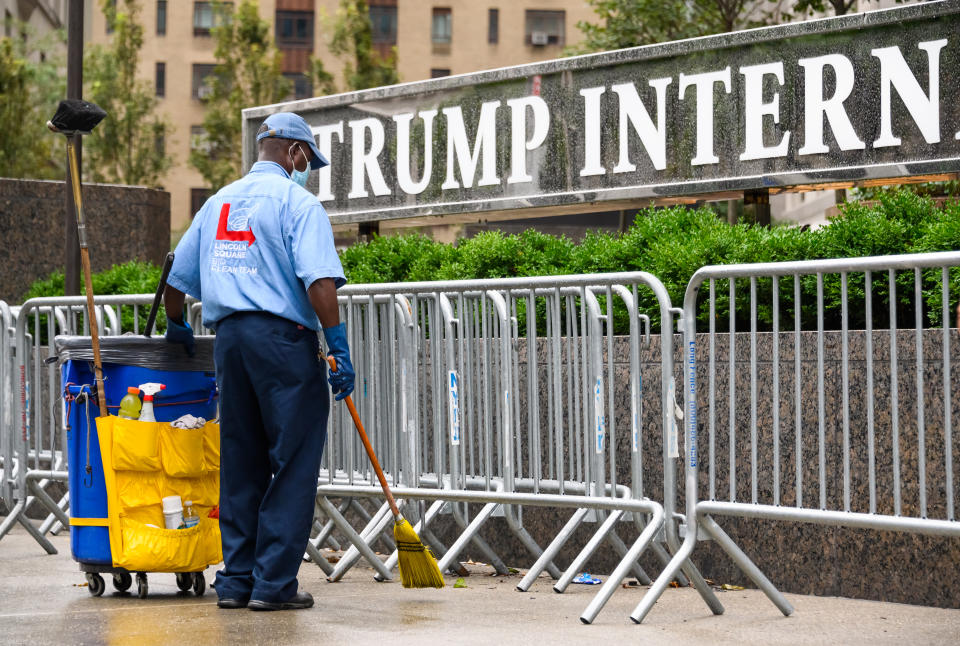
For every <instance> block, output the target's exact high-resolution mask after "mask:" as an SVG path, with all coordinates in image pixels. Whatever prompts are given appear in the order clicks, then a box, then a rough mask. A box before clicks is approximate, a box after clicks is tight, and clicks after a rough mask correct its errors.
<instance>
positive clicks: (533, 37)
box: [530, 31, 550, 45]
mask: <svg viewBox="0 0 960 646" xmlns="http://www.w3.org/2000/svg"><path fill="white" fill-rule="evenodd" d="M549 42H550V36H549V35H548V34H547V32H545V31H534V32H531V33H530V44H531V45H546V44H547V43H549Z"/></svg>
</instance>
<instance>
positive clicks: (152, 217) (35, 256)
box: [0, 179, 170, 304]
mask: <svg viewBox="0 0 960 646" xmlns="http://www.w3.org/2000/svg"><path fill="white" fill-rule="evenodd" d="M65 190H66V189H65V188H64V185H63V182H53V181H41V180H23V179H0V231H2V232H3V237H2V241H3V248H4V262H3V263H2V264H0V299H2V300H5V301H7V302H8V303H12V304H19V303H20V302H21V299H22V298H23V295H24V294H25V293H26V291H27V289H29V287H30V284H31V283H32V282H33V281H35V280H37V279H39V278H46V277H47V276H48V275H49V274H50V273H51V272H52V271H54V270H55V269H60V270H61V271H62V270H63V255H64V238H65V234H64V224H63V222H64V210H65V209H66V202H65ZM83 206H84V216H85V219H86V222H87V239H88V244H89V248H90V262H91V266H92V270H93V271H94V272H97V271H102V270H104V269H108V268H110V267H111V266H112V265H114V264H117V263H122V262H127V261H129V260H144V261H150V262H153V263H157V264H159V263H160V262H162V261H163V257H164V256H165V255H166V253H167V252H168V251H169V250H170V194H169V193H167V192H166V191H158V190H154V189H149V188H144V187H142V186H116V185H110V184H84V186H83ZM69 217H70V218H73V217H74V214H73V213H71V214H69Z"/></svg>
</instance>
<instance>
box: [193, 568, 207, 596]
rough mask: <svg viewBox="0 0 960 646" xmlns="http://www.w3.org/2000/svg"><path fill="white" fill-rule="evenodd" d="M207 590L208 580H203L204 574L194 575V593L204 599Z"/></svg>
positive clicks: (196, 573)
mask: <svg viewBox="0 0 960 646" xmlns="http://www.w3.org/2000/svg"><path fill="white" fill-rule="evenodd" d="M206 590H207V580H206V579H204V578H203V572H194V573H193V593H194V594H195V595H197V596H198V597H202V596H203V593H204V592H206Z"/></svg>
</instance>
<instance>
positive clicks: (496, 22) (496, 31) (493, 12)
mask: <svg viewBox="0 0 960 646" xmlns="http://www.w3.org/2000/svg"><path fill="white" fill-rule="evenodd" d="M487 42H488V43H490V44H491V45H495V44H497V43H499V42H500V10H499V9H490V10H489V11H488V12H487Z"/></svg>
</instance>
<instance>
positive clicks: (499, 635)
mask: <svg viewBox="0 0 960 646" xmlns="http://www.w3.org/2000/svg"><path fill="white" fill-rule="evenodd" d="M52 541H53V544H54V545H55V546H56V547H57V549H58V550H60V554H58V555H55V556H47V555H46V554H45V553H44V552H43V550H41V549H40V547H39V546H38V545H37V544H36V543H34V542H33V540H32V539H31V538H30V537H29V536H28V535H27V534H26V533H24V532H23V531H22V530H20V529H14V530H13V531H12V532H11V533H10V534H9V535H8V536H6V537H5V538H4V539H3V540H2V541H0V643H2V644H5V645H13V644H31V645H35V644H53V643H57V644H105V645H120V644H138V645H141V646H153V645H155V644H181V645H182V644H189V643H200V644H205V645H206V644H273V645H276V646H279V645H281V644H284V645H285V644H310V645H311V646H315V645H316V644H317V643H326V644H336V643H344V644H390V645H391V646H394V645H402V644H417V645H422V644H498V645H499V644H577V645H578V646H585V645H588V644H589V645H594V644H602V645H604V646H613V645H614V644H619V643H637V642H644V643H670V644H705V643H712V644H771V643H773V644H869V645H871V646H876V645H878V644H898V645H900V644H904V643H916V644H957V643H958V642H960V610H943V609H938V608H924V607H917V606H906V605H900V604H892V603H879V602H874V601H858V600H850V599H838V598H832V597H810V596H801V595H787V598H788V599H789V600H790V602H791V603H792V604H793V605H794V607H795V608H796V612H795V613H794V615H793V616H791V617H783V616H782V615H781V614H780V613H779V612H778V611H777V610H776V608H774V606H773V605H772V604H770V603H769V602H768V601H767V600H766V598H765V597H764V596H763V595H762V593H760V592H759V591H756V590H742V591H718V592H717V594H718V595H719V597H720V600H721V602H722V603H723V604H724V605H725V606H726V612H725V614H723V615H721V616H713V615H712V614H710V612H709V611H708V610H707V608H706V606H704V604H703V603H702V602H701V601H700V599H699V597H698V596H697V594H696V592H695V591H693V590H692V589H668V590H667V592H666V593H665V594H664V596H663V597H662V598H661V600H660V601H659V602H658V603H657V605H656V606H655V607H654V609H653V611H652V612H651V613H650V615H649V616H648V618H647V620H646V622H645V623H644V624H643V625H639V626H638V625H635V624H634V623H633V622H631V621H630V619H629V614H630V612H632V610H633V608H634V607H635V606H636V604H637V603H638V602H639V600H640V598H641V597H642V595H643V594H644V593H645V591H646V588H645V587H643V586H638V587H633V588H627V589H620V590H618V591H617V593H616V594H614V596H613V598H612V599H611V600H610V602H609V603H608V604H607V607H606V608H605V609H604V610H603V612H602V613H601V614H600V616H599V617H598V618H597V621H596V622H594V624H593V625H591V626H585V625H583V624H581V623H580V621H579V619H578V617H579V616H580V613H581V611H582V610H583V609H584V608H585V607H586V605H587V603H589V601H590V599H591V597H592V596H593V594H594V593H595V591H596V589H597V588H596V586H587V585H571V586H570V588H569V589H568V590H567V592H566V593H564V594H562V595H558V594H556V593H554V592H553V590H552V587H551V581H550V579H548V578H541V579H540V580H538V581H537V582H536V583H535V584H534V586H533V587H532V589H531V590H530V591H529V592H518V591H517V590H516V588H515V586H516V584H517V582H518V581H519V580H520V575H512V576H506V577H498V576H491V572H492V569H490V568H487V567H486V566H482V565H478V566H471V570H472V572H473V573H472V575H471V576H469V577H467V578H466V579H465V582H466V584H467V587H466V588H460V589H455V588H454V587H453V582H454V579H453V578H450V577H448V586H447V587H446V588H445V589H443V590H433V589H430V590H407V589H404V588H402V587H401V586H400V584H399V582H393V583H377V582H376V581H374V580H373V577H372V572H373V570H371V569H369V568H367V567H360V566H358V567H355V568H354V569H352V570H351V571H350V572H348V573H347V575H346V577H345V578H344V580H343V581H341V582H340V583H328V582H327V581H326V579H325V578H324V576H323V573H322V572H321V571H320V570H319V568H317V567H316V566H314V565H312V564H309V563H305V564H304V565H303V567H302V568H301V571H300V574H301V576H300V581H301V587H302V588H304V589H306V590H307V591H309V592H311V593H312V594H313V596H314V598H315V599H316V601H317V605H316V606H315V607H314V608H312V609H310V610H303V611H288V612H273V613H269V612H267V613H264V612H250V611H248V610H245V609H244V610H229V611H227V610H219V609H218V608H217V606H216V595H215V593H214V592H213V591H212V590H208V591H207V594H206V595H205V596H203V597H196V596H193V594H192V593H191V594H186V593H180V592H178V590H177V587H176V584H175V580H174V576H173V575H172V574H153V575H150V594H149V596H148V597H147V598H146V599H142V600H141V599H139V598H137V597H136V595H130V594H123V595H121V594H117V593H114V592H113V589H112V586H111V585H110V583H109V581H108V583H107V592H106V593H105V594H104V596H103V597H100V598H93V597H91V596H90V594H89V593H88V591H87V588H86V584H85V581H84V578H83V575H82V574H81V573H80V572H79V570H78V567H77V564H76V563H75V562H74V561H73V560H72V559H71V557H70V544H69V538H68V537H67V536H66V535H65V534H64V535H61V536H58V537H53V538H52ZM214 570H215V568H211V569H209V570H207V580H208V581H209V580H211V579H212V578H213V572H214ZM600 576H601V577H602V575H600ZM932 584H933V583H931V585H932Z"/></svg>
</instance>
